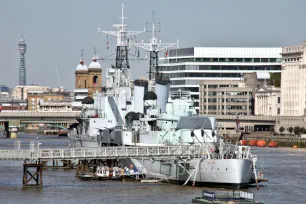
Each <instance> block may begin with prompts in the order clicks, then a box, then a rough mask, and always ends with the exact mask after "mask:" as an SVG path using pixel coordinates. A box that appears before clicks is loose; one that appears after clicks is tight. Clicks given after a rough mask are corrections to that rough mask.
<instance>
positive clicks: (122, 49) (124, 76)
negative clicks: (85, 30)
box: [98, 4, 144, 93]
mask: <svg viewBox="0 0 306 204" xmlns="http://www.w3.org/2000/svg"><path fill="white" fill-rule="evenodd" d="M121 13H122V15H121V18H120V19H121V24H114V25H113V27H115V28H117V31H100V28H99V29H98V31H99V32H102V33H105V34H108V35H113V36H116V37H117V50H116V67H115V72H116V74H115V79H114V84H113V88H114V90H115V92H117V91H118V90H119V88H120V87H126V86H129V83H130V65H129V60H128V50H129V49H128V48H129V39H128V36H133V35H137V34H139V33H142V32H144V31H127V30H126V27H127V24H125V22H124V21H125V19H126V17H124V6H123V4H122V10H121ZM117 93H118V92H117Z"/></svg>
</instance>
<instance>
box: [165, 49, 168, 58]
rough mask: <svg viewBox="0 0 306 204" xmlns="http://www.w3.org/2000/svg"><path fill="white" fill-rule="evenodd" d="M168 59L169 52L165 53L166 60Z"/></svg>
mask: <svg viewBox="0 0 306 204" xmlns="http://www.w3.org/2000/svg"><path fill="white" fill-rule="evenodd" d="M167 57H168V50H167V51H166V52H165V58H167Z"/></svg>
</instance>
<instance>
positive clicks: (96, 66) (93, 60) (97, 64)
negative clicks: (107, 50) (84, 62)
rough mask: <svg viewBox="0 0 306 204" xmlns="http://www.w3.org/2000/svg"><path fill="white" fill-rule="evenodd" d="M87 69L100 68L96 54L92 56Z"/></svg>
mask: <svg viewBox="0 0 306 204" xmlns="http://www.w3.org/2000/svg"><path fill="white" fill-rule="evenodd" d="M88 68H89V69H101V65H100V63H99V62H98V61H97V56H96V54H95V55H94V56H93V58H92V62H91V63H90V65H89V67H88Z"/></svg>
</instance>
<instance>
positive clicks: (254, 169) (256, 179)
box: [252, 155, 259, 189]
mask: <svg viewBox="0 0 306 204" xmlns="http://www.w3.org/2000/svg"><path fill="white" fill-rule="evenodd" d="M256 162H257V155H252V163H253V173H254V177H255V182H256V184H257V189H258V188H259V185H258V177H257V172H256Z"/></svg>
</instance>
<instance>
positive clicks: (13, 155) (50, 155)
mask: <svg viewBox="0 0 306 204" xmlns="http://www.w3.org/2000/svg"><path fill="white" fill-rule="evenodd" d="M205 152H206V150H205V149H203V148H201V146H198V145H173V146H147V147H139V146H137V147H136V146H135V147H134V146H133V147H131V146H129V147H121V146H120V147H101V148H65V149H7V150H0V160H36V161H39V160H43V161H46V160H75V159H82V160H90V159H124V158H155V159H157V158H169V157H182V158H183V157H192V158H198V157H200V156H201V155H203V154H204V153H205Z"/></svg>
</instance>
